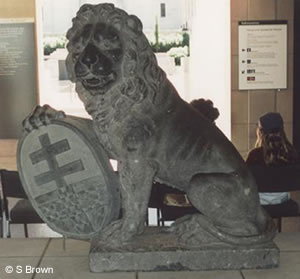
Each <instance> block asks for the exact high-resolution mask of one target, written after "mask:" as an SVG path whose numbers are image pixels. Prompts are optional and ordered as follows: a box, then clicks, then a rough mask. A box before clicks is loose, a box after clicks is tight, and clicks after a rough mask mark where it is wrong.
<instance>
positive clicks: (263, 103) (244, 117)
mask: <svg viewBox="0 0 300 279" xmlns="http://www.w3.org/2000/svg"><path fill="white" fill-rule="evenodd" d="M274 19H284V20H288V89H287V90H282V91H281V92H277V91H276V90H261V91H258V90H255V91H239V90H238V21H240V20H274ZM293 27H294V0H263V1H262V0H231V63H232V65H231V107H232V109H231V124H232V128H231V132H232V141H233V143H234V145H235V146H236V147H237V149H238V150H239V151H240V153H241V154H242V156H243V157H245V156H246V155H247V153H248V150H249V149H251V148H252V147H253V145H254V143H255V139H256V133H255V131H256V123H257V120H258V118H259V116H261V115H262V114H263V113H265V112H270V111H277V112H279V113H281V115H282V117H283V118H284V122H285V131H286V134H287V136H288V138H289V140H291V141H292V132H293V131H292V128H293V60H294V47H293V39H294V38H293V37H294V36H293V29H294V28H293Z"/></svg>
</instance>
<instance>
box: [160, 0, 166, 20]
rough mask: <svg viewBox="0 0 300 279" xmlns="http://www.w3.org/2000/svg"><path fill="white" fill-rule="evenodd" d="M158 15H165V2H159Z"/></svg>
mask: <svg viewBox="0 0 300 279" xmlns="http://www.w3.org/2000/svg"><path fill="white" fill-rule="evenodd" d="M160 17H166V4H165V3H161V4H160Z"/></svg>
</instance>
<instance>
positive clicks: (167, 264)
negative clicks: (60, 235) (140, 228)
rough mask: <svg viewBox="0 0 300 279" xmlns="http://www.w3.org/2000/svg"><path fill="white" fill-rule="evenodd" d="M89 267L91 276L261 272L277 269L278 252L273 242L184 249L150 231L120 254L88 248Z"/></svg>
mask: <svg viewBox="0 0 300 279" xmlns="http://www.w3.org/2000/svg"><path fill="white" fill-rule="evenodd" d="M89 264H90V270H91V271H92V272H113V271H178V270H229V269H262V268H274V267H277V266H278V265H279V249H278V248H277V246H276V245H275V244H274V243H273V242H270V243H267V244H264V245H260V246H253V245H252V246H243V247H237V246H230V245H227V244H224V243H213V244H209V245H203V246H201V247H197V248H195V247H191V248H187V247H181V246H180V244H179V243H177V240H176V237H175V236H172V235H170V234H166V233H159V232H155V231H151V230H150V231H147V232H146V233H145V234H144V235H142V236H139V237H137V238H136V239H135V240H133V241H132V242H131V243H129V244H127V245H126V246H124V247H122V249H121V250H120V249H118V250H115V251H114V250H108V249H105V248H101V247H91V250H90V255H89Z"/></svg>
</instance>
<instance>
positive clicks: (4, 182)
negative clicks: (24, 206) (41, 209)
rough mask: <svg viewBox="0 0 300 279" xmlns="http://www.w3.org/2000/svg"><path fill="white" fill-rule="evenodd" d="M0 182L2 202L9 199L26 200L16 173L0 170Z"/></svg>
mask: <svg viewBox="0 0 300 279" xmlns="http://www.w3.org/2000/svg"><path fill="white" fill-rule="evenodd" d="M0 182H1V186H2V191H3V199H4V200H5V199H7V198H9V197H10V198H19V199H27V195H26V193H25V191H24V188H23V186H22V183H21V180H20V177H19V174H18V172H17V171H8V170H3V169H2V170H0Z"/></svg>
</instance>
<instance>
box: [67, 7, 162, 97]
mask: <svg viewBox="0 0 300 279" xmlns="http://www.w3.org/2000/svg"><path fill="white" fill-rule="evenodd" d="M67 39H68V40H69V42H68V45H67V48H68V51H69V54H68V57H67V69H68V72H69V76H70V79H71V80H72V81H73V82H76V84H77V91H84V92H85V94H88V95H89V96H104V95H106V94H108V93H109V92H112V91H111V90H112V89H113V91H119V92H120V94H123V95H126V96H127V97H128V98H130V99H133V101H134V102H139V101H141V100H142V99H144V98H145V97H146V96H150V97H152V98H154V96H155V94H156V92H157V91H158V89H159V86H160V82H161V80H163V79H164V78H165V75H164V72H163V71H162V70H161V69H160V68H159V67H158V65H157V62H156V58H155V56H154V54H153V52H152V50H151V47H150V45H149V43H148V41H147V39H146V37H145V35H144V34H143V32H142V23H141V21H140V20H139V19H138V18H137V17H136V16H133V15H128V14H127V13H126V12H125V11H123V10H121V9H118V8H115V7H114V5H112V4H99V5H90V4H86V5H83V6H82V7H81V8H80V10H79V11H78V13H77V16H76V17H75V18H74V19H73V26H72V28H71V29H70V30H69V31H68V33H67ZM79 93H80V92H79ZM81 93H82V92H81Z"/></svg>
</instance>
